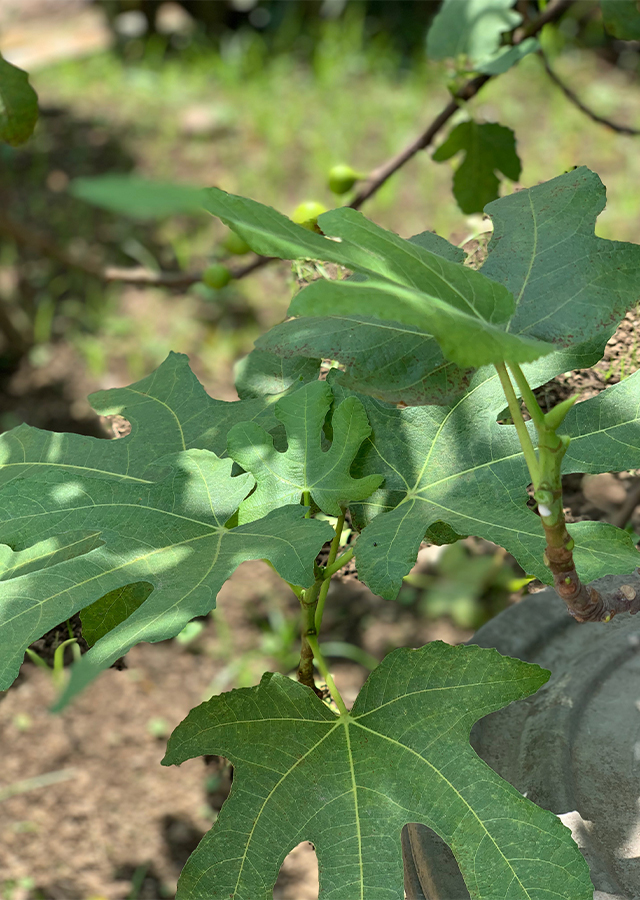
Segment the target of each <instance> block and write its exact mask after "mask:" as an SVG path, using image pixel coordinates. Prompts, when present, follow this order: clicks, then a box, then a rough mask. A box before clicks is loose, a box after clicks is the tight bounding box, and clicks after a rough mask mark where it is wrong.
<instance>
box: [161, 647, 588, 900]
mask: <svg viewBox="0 0 640 900" xmlns="http://www.w3.org/2000/svg"><path fill="white" fill-rule="evenodd" d="M548 676H549V673H548V672H546V671H545V670H544V669H540V668H538V666H534V665H530V664H528V663H523V662H521V661H520V660H515V659H509V658H507V657H502V656H500V655H499V654H498V652H497V651H495V650H485V649H480V648H479V647H471V646H470V647H450V646H448V645H447V644H443V643H440V642H435V643H432V644H428V645H427V646H426V647H423V648H421V649H419V650H407V649H401V650H395V651H394V652H393V653H391V654H389V656H387V657H386V659H385V660H384V662H383V663H382V664H381V665H380V666H378V668H377V669H375V671H374V672H373V673H372V674H371V676H370V677H369V679H368V680H367V683H366V684H365V686H364V687H363V688H362V690H361V692H360V694H359V696H358V698H357V699H356V702H355V704H354V706H353V709H352V710H351V712H350V713H349V714H348V715H342V716H336V715H335V714H334V713H333V712H332V711H331V710H330V709H329V708H328V707H327V706H325V705H324V704H323V703H322V702H321V701H320V700H319V699H318V698H317V697H316V696H315V694H314V693H313V692H312V691H311V690H310V689H309V688H306V687H303V686H302V685H300V684H296V683H295V682H293V681H291V680H289V679H288V678H284V677H283V676H281V675H271V674H267V675H265V676H264V677H263V679H262V682H261V683H260V685H259V686H258V687H253V688H248V689H243V690H235V691H231V692H230V693H228V694H223V695H221V696H219V697H214V698H213V699H211V700H209V701H208V702H207V703H203V704H202V705H201V706H199V707H197V708H196V709H194V710H192V711H191V712H190V713H189V715H188V716H187V718H186V719H185V720H184V722H182V723H181V724H180V725H178V727H177V729H176V730H175V731H174V733H173V734H172V736H171V737H170V739H169V744H168V749H167V754H166V756H165V758H164V760H163V763H164V764H165V765H171V764H180V763H181V762H184V760H187V759H191V758H193V757H197V756H202V755H204V754H220V755H223V756H226V757H227V758H228V759H229V760H230V761H231V763H232V764H233V766H234V780H233V788H232V790H231V795H230V797H229V799H228V800H227V801H226V802H225V804H224V806H223V808H222V811H221V813H220V815H219V816H218V818H217V820H216V822H215V824H214V826H213V828H212V829H211V831H210V832H209V834H207V835H206V836H205V837H204V838H203V840H202V841H201V843H200V845H199V847H198V848H197V849H196V850H195V852H194V853H193V854H192V856H191V857H190V858H189V860H188V862H187V864H186V867H185V869H184V870H183V873H182V875H181V877H180V881H179V883H178V893H177V900H212V898H214V897H220V898H222V897H228V898H235V900H270V898H271V897H272V894H273V886H274V883H275V880H276V878H277V876H278V871H279V869H280V866H281V864H282V862H283V860H284V858H285V856H286V855H287V853H288V852H289V851H290V850H292V849H293V848H294V847H295V846H296V845H297V844H298V843H299V842H300V841H311V842H312V843H313V845H314V847H315V849H316V853H317V855H318V867H319V874H320V894H319V896H320V898H321V900H330V898H332V900H402V898H403V897H404V891H403V873H402V854H401V845H400V832H401V830H402V827H403V826H404V825H405V824H407V823H409V822H421V823H423V824H425V825H428V826H429V827H430V828H433V829H434V831H436V832H437V833H438V834H439V835H440V836H441V837H442V838H443V839H444V840H445V841H446V842H447V843H448V844H449V846H450V847H451V849H452V850H453V852H454V854H455V856H456V858H457V860H458V863H459V865H460V869H461V871H462V874H463V877H464V879H465V882H466V884H467V887H468V889H469V892H470V893H471V896H472V897H474V898H487V900H488V898H491V900H533V898H536V900H541V898H543V897H545V898H546V897H552V896H553V897H555V898H565V900H588V898H589V900H590V898H591V896H592V894H593V887H592V885H591V882H590V879H589V871H588V868H587V864H586V862H585V861H584V859H583V857H582V856H581V854H580V852H579V850H578V848H577V847H576V845H575V844H574V843H573V841H572V839H571V835H570V832H569V830H568V829H567V828H565V827H564V825H562V824H561V823H560V821H559V820H558V819H557V818H556V817H555V816H554V815H553V814H552V813H550V812H547V811H546V810H543V809H540V808H538V807H536V806H535V805H534V804H533V803H531V802H530V801H528V800H526V799H525V798H524V797H523V796H522V795H521V794H519V793H518V792H517V791H516V790H515V788H513V787H511V785H509V784H507V783H506V782H505V781H503V780H502V779H501V778H500V777H499V776H498V775H496V773H495V772H493V771H492V770H491V769H490V768H489V767H488V766H487V765H486V764H485V763H484V762H482V760H480V759H479V757H478V756H477V755H476V754H475V752H474V751H473V750H472V749H471V747H470V745H469V732H470V729H471V725H472V724H473V723H474V722H475V721H476V720H477V719H478V718H480V717H482V716H484V715H486V714H487V713H489V712H492V711H493V710H497V709H500V708H501V707H503V706H505V705H506V704H507V703H510V702H511V701H513V700H517V699H519V698H522V697H526V696H528V695H529V694H531V693H533V692H534V691H536V690H537V689H538V688H539V687H540V686H541V685H542V684H544V682H545V681H546V680H547V678H548Z"/></svg>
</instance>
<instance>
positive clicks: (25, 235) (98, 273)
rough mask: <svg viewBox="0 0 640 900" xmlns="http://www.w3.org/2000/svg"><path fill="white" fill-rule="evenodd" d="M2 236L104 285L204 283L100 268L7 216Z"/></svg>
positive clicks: (266, 259) (254, 265) (236, 273)
mask: <svg viewBox="0 0 640 900" xmlns="http://www.w3.org/2000/svg"><path fill="white" fill-rule="evenodd" d="M0 233H1V234H5V235H6V236H7V237H9V238H11V239H12V240H14V241H16V242H17V243H18V244H23V245H24V246H25V247H29V248H31V249H32V250H36V251H37V252H38V253H40V254H42V256H48V257H49V259H53V260H55V261H56V262H59V263H62V264H63V265H64V266H68V267H70V268H73V269H80V271H82V272H85V273H86V274H87V275H92V276H93V277H95V278H100V279H102V280H103V281H107V282H112V281H120V282H124V283H126V284H142V285H149V286H157V287H169V288H174V289H180V288H187V287H189V286H190V285H192V284H195V283H196V282H198V281H202V272H152V271H151V270H150V269H145V268H144V267H142V266H136V267H132V268H128V267H126V268H123V267H119V266H104V267H103V266H97V265H95V264H94V263H91V262H88V261H87V260H84V259H78V258H77V257H75V256H73V255H71V254H70V253H67V251H66V250H65V249H64V248H62V247H60V246H58V244H56V243H55V241H53V240H52V239H51V238H50V237H49V236H48V235H47V234H44V232H42V231H39V230H37V229H35V228H32V227H31V226H30V225H25V224H24V223H23V222H18V221H17V220H16V219H13V218H11V217H10V216H8V215H7V214H6V213H1V214H0ZM274 258H275V257H271V256H255V257H254V258H253V259H252V260H251V261H250V262H248V263H246V264H245V265H244V266H240V267H239V268H237V269H233V268H231V269H230V271H231V277H232V278H235V279H237V278H244V276H245V275H248V274H249V273H250V272H255V271H256V269H261V268H262V267H263V266H266V265H267V264H268V263H270V262H271V261H272V259H274Z"/></svg>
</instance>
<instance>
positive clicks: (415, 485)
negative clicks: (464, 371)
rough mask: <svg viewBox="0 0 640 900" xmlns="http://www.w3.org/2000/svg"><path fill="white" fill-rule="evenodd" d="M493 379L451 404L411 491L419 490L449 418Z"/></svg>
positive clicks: (477, 386)
mask: <svg viewBox="0 0 640 900" xmlns="http://www.w3.org/2000/svg"><path fill="white" fill-rule="evenodd" d="M495 377H496V376H492V377H491V378H487V379H486V380H485V381H482V382H481V383H480V384H478V385H476V387H475V388H473V389H472V390H470V391H467V392H466V393H465V394H464V395H463V396H462V397H461V398H460V400H458V401H457V402H456V403H454V404H453V406H452V407H451V409H450V410H449V412H448V413H447V414H446V415H445V417H444V418H443V420H442V422H440V424H439V425H438V427H437V429H436V433H435V435H434V436H433V441H432V443H431V447H430V448H429V452H428V453H427V458H426V459H425V461H424V464H423V466H422V469H421V470H420V473H419V474H418V477H417V479H416V482H415V484H414V486H413V488H411V490H412V491H417V490H418V489H419V488H418V485H419V484H420V482H421V481H422V478H423V476H424V473H425V472H426V470H427V467H428V465H429V461H430V459H431V456H432V454H433V451H434V450H435V446H436V444H437V442H438V438H439V437H440V435H441V433H442V429H443V428H444V426H445V425H446V424H447V422H448V421H449V419H450V418H451V416H452V415H453V414H454V412H456V410H457V409H458V407H459V406H462V404H463V403H464V402H465V401H466V400H467V399H470V398H472V397H473V395H474V394H475V392H476V391H478V390H480V388H481V387H484V386H485V384H487V382H488V381H493V378H495Z"/></svg>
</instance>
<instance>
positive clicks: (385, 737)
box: [351, 719, 531, 898]
mask: <svg viewBox="0 0 640 900" xmlns="http://www.w3.org/2000/svg"><path fill="white" fill-rule="evenodd" d="M351 721H352V722H353V724H354V726H356V727H357V728H362V730H363V731H368V732H369V734H373V735H375V736H376V737H379V738H382V739H383V740H385V741H388V742H389V743H390V744H393V745H394V746H396V747H399V748H400V749H401V750H406V751H407V752H409V753H412V754H413V755H414V756H415V757H417V758H418V759H419V760H420V761H421V762H423V763H425V765H427V766H428V767H429V768H430V769H431V770H432V771H433V772H434V773H435V774H436V776H438V777H439V778H441V779H442V781H444V782H445V784H447V785H448V787H449V788H450V789H451V790H452V791H453V792H454V793H455V794H456V796H457V797H458V798H459V799H460V800H461V801H462V803H463V804H464V806H466V808H467V809H468V811H469V812H470V813H471V815H472V816H473V817H474V819H475V820H476V822H477V823H478V825H479V826H480V827H481V828H482V830H483V831H484V833H485V834H486V836H487V837H488V838H489V840H490V841H491V843H492V844H493V846H494V847H495V848H496V850H497V851H498V853H499V854H500V856H501V857H502V859H503V860H504V862H505V864H506V865H507V867H508V868H509V870H510V871H511V872H512V874H513V879H514V880H515V881H517V882H518V884H519V885H520V887H521V889H522V892H523V896H524V897H526V898H531V894H530V893H529V892H528V891H527V889H526V888H525V886H524V885H523V884H522V882H521V881H520V879H519V878H518V875H517V874H516V871H515V869H514V868H513V866H512V865H511V863H510V862H509V860H508V859H507V857H506V856H505V855H504V853H503V852H502V850H501V849H500V846H499V845H498V844H497V843H496V841H495V839H494V837H493V835H492V834H491V832H490V831H489V829H488V828H487V826H486V825H485V824H484V822H483V821H482V819H481V818H480V817H479V816H478V814H477V813H476V811H475V809H474V808H473V807H472V806H471V805H470V803H469V801H468V800H466V799H465V798H464V797H463V796H462V794H461V793H460V791H459V790H458V789H457V788H456V787H454V785H453V784H452V783H451V782H450V781H449V779H448V778H446V777H445V776H444V775H443V773H442V772H441V771H440V769H438V768H436V766H434V765H433V763H432V762H429V760H428V759H425V758H424V756H421V755H420V754H419V753H418V752H417V751H416V750H414V749H413V748H412V747H407V746H406V745H405V744H402V743H400V741H397V740H395V739H394V738H391V737H389V736H388V735H386V734H383V733H382V732H380V731H375V730H374V729H373V728H367V726H366V725H361V724H360V722H359V721H358V719H352V720H351Z"/></svg>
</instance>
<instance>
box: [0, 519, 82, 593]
mask: <svg viewBox="0 0 640 900" xmlns="http://www.w3.org/2000/svg"><path fill="white" fill-rule="evenodd" d="M93 534H100V532H99V531H96V532H93ZM91 536H92V535H91V534H88V535H86V536H85V537H82V538H79V539H78V540H77V541H71V543H69V544H60V545H59V546H58V547H54V549H53V550H49V551H47V553H42V554H41V555H40V556H32V557H30V559H26V560H25V561H24V562H20V563H16V565H14V566H7V568H6V569H3V570H2V571H1V572H0V575H2V576H5V575H7V574H8V573H9V572H17V571H18V570H19V569H23V568H25V567H26V566H31V565H33V563H35V562H39V561H40V560H43V559H46V558H47V557H48V556H55V555H56V554H57V553H60V551H62V550H69V548H71V547H75V546H76V544H84V543H85V541H86V540H87V538H88V537H91ZM18 577H19V576H18ZM3 580H6V581H10V580H11V579H9V578H7V579H4V577H3Z"/></svg>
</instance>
